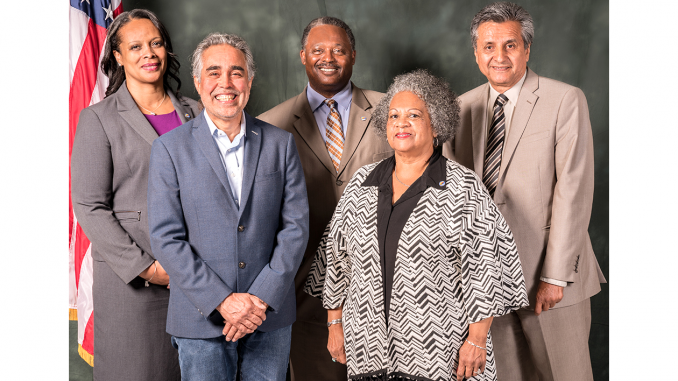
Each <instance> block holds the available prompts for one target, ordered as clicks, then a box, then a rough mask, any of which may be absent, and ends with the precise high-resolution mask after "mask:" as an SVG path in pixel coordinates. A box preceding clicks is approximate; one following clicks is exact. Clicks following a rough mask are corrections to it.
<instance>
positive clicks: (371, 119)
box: [71, 2, 605, 381]
mask: <svg viewBox="0 0 678 381" xmlns="http://www.w3.org/2000/svg"><path fill="white" fill-rule="evenodd" d="M533 34H534V28H533V25H532V19H531V17H530V15H529V14H528V13H527V12H526V11H525V10H524V9H523V8H522V7H520V6H518V5H516V4H513V3H507V2H500V3H493V4H490V5H488V6H486V7H484V8H483V9H482V10H481V11H480V12H478V14H477V15H476V16H475V18H474V19H473V21H472V24H471V37H472V43H473V52H474V54H475V57H476V62H477V63H478V67H479V69H480V71H481V72H482V73H483V74H484V75H485V76H486V77H487V79H488V83H485V84H483V85H481V86H479V87H477V88H475V89H473V90H471V91H469V92H467V93H465V94H463V95H462V96H460V97H457V96H456V95H455V94H454V92H453V91H452V90H451V89H450V87H449V85H448V84H447V82H446V81H445V80H443V79H441V78H437V77H435V76H433V75H431V74H430V73H429V72H427V71H426V70H415V71H413V72H410V73H406V74H402V75H399V76H397V77H396V78H395V79H394V81H393V83H392V84H391V85H390V86H389V88H388V90H387V93H386V94H382V93H379V92H375V91H371V90H365V89H361V88H358V87H357V86H356V85H355V84H353V83H352V82H351V80H350V79H351V75H352V69H353V65H354V64H355V59H356V49H355V38H354V36H353V33H352V31H351V29H350V28H349V27H348V25H346V24H345V23H344V22H343V21H341V20H339V19H337V18H334V17H320V18H317V19H315V20H313V21H311V22H310V23H309V24H308V26H307V27H306V28H305V29H304V31H303V34H302V37H301V51H300V58H301V63H302V64H303V65H304V66H305V68H306V74H307V77H308V85H307V86H306V88H305V89H304V90H303V91H302V93H301V94H299V95H298V96H295V97H293V98H291V99H289V100H287V101H285V102H283V103H281V104H280V105H278V106H276V107H274V108H273V109H271V110H269V111H267V112H265V113H264V114H262V115H260V116H259V117H258V118H254V117H252V116H251V115H249V114H247V112H245V111H244V108H245V106H246V105H247V102H248V99H249V95H250V90H251V87H252V83H253V80H254V76H255V65H254V58H253V56H252V53H251V51H250V48H249V46H248V45H247V43H246V42H245V41H244V40H243V39H242V38H240V37H238V36H236V35H233V34H222V33H213V34H210V35H208V36H207V37H206V38H205V39H204V40H203V41H202V42H200V44H199V45H198V47H197V48H196V50H195V52H194V54H193V57H192V76H193V80H194V85H195V88H196V90H197V92H198V94H199V95H200V102H196V101H194V100H191V99H189V98H186V97H183V96H181V95H179V93H178V90H179V88H180V86H181V81H180V80H179V77H178V67H179V65H178V62H177V59H176V55H175V54H174V53H173V51H172V44H171V40H170V37H169V34H168V33H167V30H166V29H165V27H164V26H163V25H162V23H161V22H160V21H159V20H158V18H157V17H156V16H155V15H154V14H153V13H152V12H150V11H147V10H142V9H136V10H132V11H129V12H124V13H122V14H121V15H120V16H118V17H117V18H116V19H115V21H114V22H113V23H112V24H111V26H110V27H109V30H108V37H107V43H106V47H105V52H104V57H103V59H102V65H101V66H102V70H103V71H104V73H105V74H106V75H107V76H108V77H109V79H110V85H109V87H108V89H107V92H106V98H105V99H104V100H103V101H101V102H99V103H98V104H95V105H93V106H91V107H89V108H87V109H85V110H83V111H82V113H81V114H80V120H79V123H78V129H77V133H76V137H75V141H74V144H73V152H72V157H71V168H72V169H71V170H72V200H73V208H74V211H75V214H76V216H77V218H78V220H79V222H80V224H81V226H82V228H83V230H84V231H85V233H86V234H87V236H88V238H89V239H90V240H91V242H92V257H93V259H94V287H93V300H94V321H95V324H94V353H95V355H96V364H95V365H96V366H95V367H94V378H95V379H96V380H178V379H182V378H183V379H184V380H222V379H224V380H236V379H239V380H284V379H285V376H286V372H287V369H288V359H289V369H290V373H291V375H292V379H293V380H296V381H307V380H308V381H311V380H313V381H317V380H346V379H347V378H348V379H351V380H452V379H457V380H461V379H473V380H495V379H500V380H587V379H589V380H592V379H593V377H592V372H591V363H590V357H589V351H588V336H589V330H590V323H591V312H590V297H591V296H592V295H594V294H596V293H597V292H598V291H599V290H600V283H601V282H604V281H605V279H604V277H603V275H602V273H601V271H600V269H599V267H598V264H597V261H596V258H595V255H594V253H593V251H592V248H591V242H590V239H589V236H588V233H587V227H588V222H589V219H590V215H591V206H592V200H593V140H592V132H591V126H590V122H589V116H588V108H587V103H586V99H585V97H584V95H583V93H582V91H581V90H579V89H578V88H576V87H573V86H569V85H566V84H564V83H561V82H558V81H554V80H551V79H548V78H544V77H541V76H538V75H537V74H536V73H534V72H533V71H531V70H530V69H528V67H527V62H528V60H529V54H530V47H531V43H532V38H533ZM170 80H173V81H174V82H176V88H173V87H172V86H170ZM168 100H169V101H168ZM170 285H171V288H170ZM344 364H345V365H344Z"/></svg>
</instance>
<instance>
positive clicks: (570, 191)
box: [541, 88, 594, 282]
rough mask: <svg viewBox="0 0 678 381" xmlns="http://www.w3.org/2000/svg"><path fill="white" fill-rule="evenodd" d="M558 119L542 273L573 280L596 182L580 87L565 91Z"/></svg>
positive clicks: (583, 97) (591, 142) (590, 140)
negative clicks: (553, 181) (553, 185)
mask: <svg viewBox="0 0 678 381" xmlns="http://www.w3.org/2000/svg"><path fill="white" fill-rule="evenodd" d="M556 123H557V126H556V146H555V170H556V173H555V177H556V185H555V188H554V190H553V204H552V208H551V229H550V233H549V240H548V245H547V247H546V256H545V258H544V265H543V266H542V271H541V276H542V277H546V278H551V279H557V280H560V281H567V282H573V281H575V280H576V279H577V277H576V273H575V269H576V268H577V261H578V260H579V255H580V254H581V253H584V252H586V245H587V242H588V226H589V222H590V219H591V208H592V205H593V185H594V178H593V169H594V158H593V134H592V132H591V122H590V121H589V110H588V105H587V104H586V97H585V96H584V93H583V92H582V91H581V90H580V89H578V88H572V89H571V90H570V91H568V92H567V93H566V94H565V96H564V97H563V100H562V102H561V105H560V109H559V111H558V120H557V122H556Z"/></svg>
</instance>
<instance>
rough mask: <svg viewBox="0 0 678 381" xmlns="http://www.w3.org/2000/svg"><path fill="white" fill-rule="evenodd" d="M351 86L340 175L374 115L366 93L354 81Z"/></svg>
mask: <svg viewBox="0 0 678 381" xmlns="http://www.w3.org/2000/svg"><path fill="white" fill-rule="evenodd" d="M351 86H352V87H353V90H352V94H351V97H352V100H351V112H350V114H349V116H348V125H347V126H346V140H345V141H344V150H343V152H342V154H341V162H340V163H339V170H338V173H339V175H341V173H342V172H343V171H344V168H346V166H347V165H348V162H349V161H350V160H351V157H353V154H354V153H355V150H356V149H357V148H358V144H359V143H360V140H362V138H363V136H364V135H365V131H366V130H367V125H368V124H369V122H370V118H371V117H372V114H371V113H370V112H369V111H368V110H369V109H371V108H372V105H371V104H370V102H369V101H368V100H367V98H366V97H365V94H363V92H362V90H360V89H359V88H357V87H356V86H355V85H354V84H353V83H351ZM316 130H317V128H316ZM325 151H327V148H325ZM328 156H329V154H328Z"/></svg>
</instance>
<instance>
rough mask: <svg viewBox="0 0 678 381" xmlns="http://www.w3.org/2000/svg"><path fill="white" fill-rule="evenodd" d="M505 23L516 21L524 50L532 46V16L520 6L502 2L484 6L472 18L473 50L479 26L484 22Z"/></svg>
mask: <svg viewBox="0 0 678 381" xmlns="http://www.w3.org/2000/svg"><path fill="white" fill-rule="evenodd" d="M506 21H518V22H519V23H520V33H521V35H522V37H523V43H524V44H525V49H527V47H528V46H531V45H532V39H533V38H534V24H533V23H532V16H530V14H529V13H527V11H526V10H525V9H524V8H523V7H521V6H520V5H518V4H515V3H509V2H506V1H502V2H497V3H492V4H489V5H486V6H485V7H484V8H483V9H481V10H480V12H478V13H476V15H475V17H473V21H471V43H472V44H473V49H475V48H476V42H477V41H478V27H479V26H480V24H482V23H484V22H496V23H502V22H506Z"/></svg>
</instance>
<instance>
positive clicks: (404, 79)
mask: <svg viewBox="0 0 678 381" xmlns="http://www.w3.org/2000/svg"><path fill="white" fill-rule="evenodd" d="M403 91H409V92H411V93H414V94H416V95H417V96H418V97H419V98H420V99H421V100H422V101H424V104H426V111H428V115H429V116H430V118H431V128H432V129H433V131H434V132H435V133H436V135H437V137H438V145H441V144H443V143H444V142H446V141H448V140H450V139H452V137H453V136H454V133H455V132H456V131H457V126H458V125H459V121H460V117H459V111H460V109H459V101H458V100H457V95H456V94H455V93H454V92H453V91H452V90H450V86H449V85H448V84H447V81H445V79H443V78H439V77H436V76H434V75H433V74H431V73H429V72H428V71H426V70H424V69H417V70H414V71H412V72H409V73H406V74H401V75H399V76H397V77H395V78H394V79H393V83H392V84H391V86H389V87H388V90H387V91H386V95H385V96H384V97H383V98H381V101H379V104H377V107H376V108H375V110H374V113H373V114H372V125H373V126H374V129H375V132H376V133H377V135H379V136H381V137H382V138H385V137H386V123H387V122H388V110H389V108H390V106H391V100H392V99H393V97H394V96H395V95H396V94H398V93H400V92H403Z"/></svg>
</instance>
